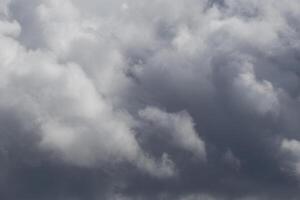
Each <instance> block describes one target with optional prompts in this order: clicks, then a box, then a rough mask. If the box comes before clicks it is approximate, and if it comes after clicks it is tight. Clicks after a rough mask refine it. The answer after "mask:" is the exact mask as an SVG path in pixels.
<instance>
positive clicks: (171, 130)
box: [139, 107, 206, 159]
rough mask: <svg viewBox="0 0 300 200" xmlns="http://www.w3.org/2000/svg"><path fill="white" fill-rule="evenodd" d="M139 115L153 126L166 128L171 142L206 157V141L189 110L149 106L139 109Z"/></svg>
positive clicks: (198, 155) (203, 157)
mask: <svg viewBox="0 0 300 200" xmlns="http://www.w3.org/2000/svg"><path fill="white" fill-rule="evenodd" d="M139 115H140V117H141V118H143V119H144V120H145V121H148V122H150V123H151V124H152V125H153V126H155V127H158V128H162V129H166V130H167V132H166V134H168V138H169V140H170V141H171V143H173V144H174V145H176V146H178V147H180V148H182V149H185V150H187V151H190V152H192V153H193V154H195V155H196V156H197V157H199V158H202V159H205V157H206V152H205V143H204V142H203V141H202V140H201V138H200V137H199V135H198V133H197V132H196V130H195V128H194V122H193V119H192V117H191V116H190V115H189V114H188V113H187V112H185V111H182V112H178V113H167V112H165V111H162V110H160V109H158V108H156V107H147V108H145V109H144V110H141V111H139ZM157 134H160V133H157Z"/></svg>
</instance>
